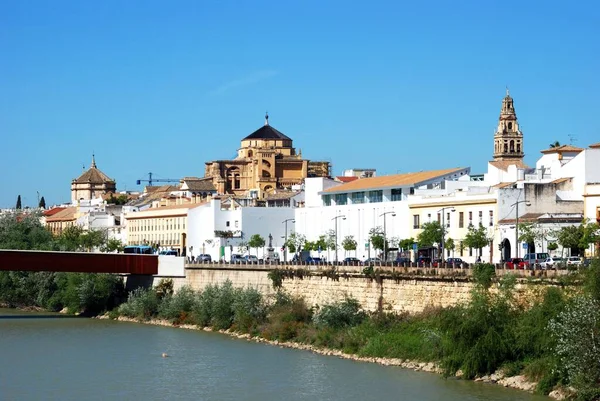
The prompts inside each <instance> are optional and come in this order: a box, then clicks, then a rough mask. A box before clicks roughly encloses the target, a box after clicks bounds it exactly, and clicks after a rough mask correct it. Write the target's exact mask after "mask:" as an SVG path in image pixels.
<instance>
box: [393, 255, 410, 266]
mask: <svg viewBox="0 0 600 401" xmlns="http://www.w3.org/2000/svg"><path fill="white" fill-rule="evenodd" d="M410 262H411V260H410V258H406V257H398V258H396V260H395V261H394V263H397V264H399V265H405V266H408V265H410Z"/></svg>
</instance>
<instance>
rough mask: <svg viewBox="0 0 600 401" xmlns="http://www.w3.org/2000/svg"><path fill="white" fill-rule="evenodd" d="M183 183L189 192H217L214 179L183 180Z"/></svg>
mask: <svg viewBox="0 0 600 401" xmlns="http://www.w3.org/2000/svg"><path fill="white" fill-rule="evenodd" d="M183 182H184V184H186V185H187V187H188V191H194V192H195V191H216V188H215V186H214V185H213V181H212V178H210V177H207V178H202V179H200V178H195V179H183Z"/></svg>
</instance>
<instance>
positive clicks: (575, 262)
mask: <svg viewBox="0 0 600 401" xmlns="http://www.w3.org/2000/svg"><path fill="white" fill-rule="evenodd" d="M580 264H581V258H580V257H579V256H569V257H568V258H567V266H579V265H580Z"/></svg>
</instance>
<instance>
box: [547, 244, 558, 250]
mask: <svg viewBox="0 0 600 401" xmlns="http://www.w3.org/2000/svg"><path fill="white" fill-rule="evenodd" d="M557 249H558V244H557V243H556V242H551V243H549V244H548V250H549V251H556V250H557Z"/></svg>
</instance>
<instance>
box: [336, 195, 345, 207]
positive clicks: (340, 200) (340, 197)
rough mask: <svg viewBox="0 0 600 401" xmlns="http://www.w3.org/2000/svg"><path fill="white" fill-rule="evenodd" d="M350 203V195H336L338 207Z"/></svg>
mask: <svg viewBox="0 0 600 401" xmlns="http://www.w3.org/2000/svg"><path fill="white" fill-rule="evenodd" d="M346 203H348V195H347V194H335V204H336V205H345V204H346Z"/></svg>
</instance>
